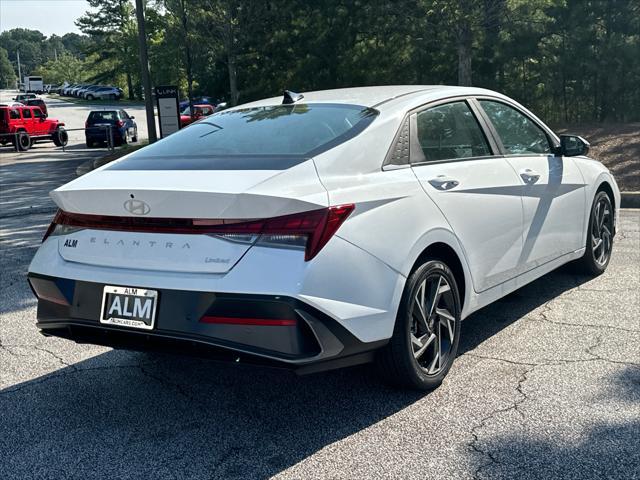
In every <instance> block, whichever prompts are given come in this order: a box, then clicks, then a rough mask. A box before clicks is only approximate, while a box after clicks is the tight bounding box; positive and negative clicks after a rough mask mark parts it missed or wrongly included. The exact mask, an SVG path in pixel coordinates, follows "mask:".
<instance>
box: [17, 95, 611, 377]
mask: <svg viewBox="0 0 640 480" xmlns="http://www.w3.org/2000/svg"><path fill="white" fill-rule="evenodd" d="M587 151H588V144H587V143H586V142H585V141H584V140H582V139H581V138H580V137H575V136H562V137H558V136H556V135H555V134H554V133H553V132H552V131H551V130H550V129H549V128H548V127H547V126H546V125H544V124H543V123H542V122H541V121H540V120H539V119H538V118H537V117H535V116H534V115H533V114H532V113H531V112H529V111H528V110H527V109H526V108H525V107H523V106H521V105H519V104H518V103H516V102H514V101H513V100H511V99H509V98H507V97H505V96H504V95H501V94H499V93H495V92H492V91H489V90H483V89H477V88H462V87H446V86H386V87H366V88H353V89H342V90H331V91H319V92H310V93H305V94H304V96H302V95H299V94H294V93H291V92H285V96H284V98H282V97H277V98H270V99H267V100H262V101H258V102H254V103H250V104H247V105H243V106H240V107H235V108H232V109H229V110H225V111H222V112H219V113H216V114H214V115H212V116H209V117H207V118H205V119H203V120H201V121H200V122H197V123H195V124H193V125H192V126H190V127H189V128H188V129H184V130H181V131H180V132H178V133H175V134H173V135H171V136H169V137H167V138H165V139H163V140H161V141H159V142H157V143H155V144H152V145H150V146H148V147H145V148H143V149H141V150H138V151H136V152H134V153H132V154H130V155H128V156H126V157H124V158H122V159H120V160H118V161H115V162H113V163H111V164H107V165H105V166H103V167H101V168H100V169H98V170H96V171H94V172H92V173H89V174H88V175H85V176H83V177H80V178H78V179H76V180H74V181H72V182H70V183H68V184H67V185H64V186H62V187H60V188H58V189H56V190H54V191H53V192H52V193H51V195H52V197H53V199H54V200H55V202H56V203H57V204H58V206H59V207H60V210H59V212H58V213H57V215H56V216H55V219H54V221H53V223H52V224H51V227H50V228H49V230H48V231H47V234H46V236H45V239H44V241H43V244H42V246H41V247H40V249H39V250H38V252H37V253H36V255H35V258H34V259H33V262H32V263H31V266H30V267H29V281H30V283H31V285H32V287H33V290H34V292H35V294H36V295H37V297H38V327H39V328H40V329H41V330H42V331H43V332H44V333H46V334H50V335H58V336H62V337H68V338H73V339H76V340H81V341H89V342H94V343H98V344H105V345H125V346H127V347H131V348H148V347H152V346H153V347H155V346H158V345H160V346H162V347H163V348H164V347H167V348H169V347H171V348H173V347H177V348H178V349H179V350H181V351H184V352H191V351H192V350H194V349H195V346H194V345H202V346H204V347H206V349H212V350H215V351H216V352H231V353H232V354H233V358H234V359H237V358H239V359H240V361H244V360H245V359H247V360H251V361H253V360H258V359H262V360H264V361H265V362H268V363H271V362H275V363H277V364H280V365H283V364H286V365H289V366H291V367H293V368H295V369H297V370H298V371H299V372H300V373H305V372H312V371H317V370H321V369H328V368H335V367H339V366H344V365H351V364H356V363H363V362H369V361H375V362H377V364H378V366H379V367H380V370H381V372H382V373H383V374H384V376H386V377H387V378H388V379H389V380H391V381H393V382H395V383H398V384H400V385H403V386H406V387H410V388H417V389H430V388H434V387H436V386H437V385H438V384H439V383H440V382H441V381H442V379H443V377H444V376H445V375H446V373H447V372H448V370H449V368H450V367H451V364H452V363H453V361H454V358H455V356H456V350H457V347H458V341H459V336H460V322H461V320H462V319H464V318H465V317H467V316H468V315H469V314H470V313H472V312H474V311H475V310H478V309H479V308H481V307H483V306H485V305H487V304H489V303H491V302H493V301H495V300H497V299H498V298H500V297H502V296H504V295H506V294H508V293H509V292H512V291H514V290H516V289H517V288H519V287H521V286H522V285H524V284H526V283H528V282H531V281H532V280H534V279H536V278H538V277H540V276H542V275H544V274H546V273H548V272H550V271H551V270H553V269H555V268H557V267H559V266H560V265H562V264H564V263H567V262H570V261H573V260H577V261H579V262H580V263H581V265H582V266H583V267H584V269H585V270H586V271H587V272H589V273H590V274H594V275H597V274H599V273H601V272H603V271H604V270H605V269H606V268H607V264H608V262H609V258H610V255H611V250H612V246H613V239H614V235H615V229H616V217H617V211H618V206H619V205H620V194H619V191H618V188H617V186H616V182H615V180H614V179H613V177H612V176H611V174H610V173H609V171H608V170H607V169H606V168H605V167H604V166H603V165H602V164H600V163H599V162H597V161H594V160H591V159H589V158H587V157H586V154H587ZM204 347H203V348H204Z"/></svg>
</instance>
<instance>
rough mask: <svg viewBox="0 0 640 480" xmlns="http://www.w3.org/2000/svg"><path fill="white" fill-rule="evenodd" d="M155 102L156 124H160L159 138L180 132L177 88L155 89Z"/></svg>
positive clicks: (162, 87)
mask: <svg viewBox="0 0 640 480" xmlns="http://www.w3.org/2000/svg"><path fill="white" fill-rule="evenodd" d="M156 102H157V104H158V122H159V124H160V138H164V137H166V136H167V135H171V134H172V133H174V132H177V131H178V130H180V110H179V108H178V87H175V86H161V87H156Z"/></svg>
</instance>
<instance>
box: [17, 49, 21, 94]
mask: <svg viewBox="0 0 640 480" xmlns="http://www.w3.org/2000/svg"><path fill="white" fill-rule="evenodd" d="M16 53H17V56H18V91H20V83H21V82H22V68H21V67H20V50H16Z"/></svg>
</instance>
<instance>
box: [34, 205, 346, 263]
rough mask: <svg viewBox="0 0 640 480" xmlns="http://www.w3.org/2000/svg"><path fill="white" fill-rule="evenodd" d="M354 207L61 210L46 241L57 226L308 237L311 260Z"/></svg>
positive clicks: (307, 251) (308, 250)
mask: <svg viewBox="0 0 640 480" xmlns="http://www.w3.org/2000/svg"><path fill="white" fill-rule="evenodd" d="M354 208H355V206H354V205H353V204H348V205H340V206H335V207H328V208H322V209H319V210H310V211H307V212H301V213H294V214H291V215H283V216H281V217H274V218H263V219H250V220H247V219H208V218H158V217H151V218H147V217H116V216H109V215H87V214H83V213H69V212H64V211H62V210H58V213H57V214H56V216H55V217H54V219H53V223H52V224H51V225H50V226H49V229H48V230H47V233H46V234H45V236H44V238H43V239H42V240H43V241H44V240H46V239H47V237H48V236H49V235H50V234H51V233H52V232H53V230H54V228H55V226H56V225H67V226H71V227H78V228H88V229H94V230H116V231H124V232H143V233H179V234H190V235H191V234H207V233H211V234H256V235H257V234H271V235H307V237H308V239H307V246H306V250H305V260H307V261H308V260H311V259H312V258H313V257H315V256H316V255H317V254H318V252H319V251H320V250H321V249H322V247H324V246H325V245H326V244H327V242H328V241H329V240H330V239H331V237H332V236H333V235H334V234H335V233H336V231H337V230H338V228H339V227H340V225H342V223H343V222H344V221H345V220H346V219H347V217H348V216H349V215H350V214H351V212H353V210H354Z"/></svg>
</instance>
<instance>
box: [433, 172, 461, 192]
mask: <svg viewBox="0 0 640 480" xmlns="http://www.w3.org/2000/svg"><path fill="white" fill-rule="evenodd" d="M429 183H430V184H431V186H432V187H433V188H436V189H438V190H451V189H452V188H456V187H457V186H458V185H460V182H459V181H458V180H456V179H454V178H451V177H447V176H446V175H438V176H437V177H436V178H432V179H431V180H429Z"/></svg>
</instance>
